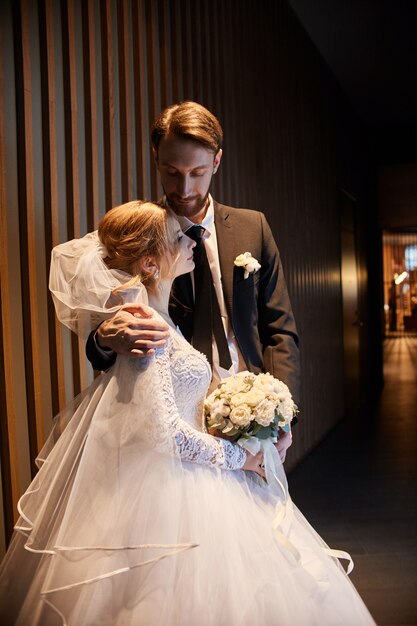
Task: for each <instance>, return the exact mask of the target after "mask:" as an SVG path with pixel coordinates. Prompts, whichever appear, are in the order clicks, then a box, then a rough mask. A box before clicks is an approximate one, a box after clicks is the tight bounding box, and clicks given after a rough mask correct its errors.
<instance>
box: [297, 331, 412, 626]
mask: <svg viewBox="0 0 417 626" xmlns="http://www.w3.org/2000/svg"><path fill="white" fill-rule="evenodd" d="M384 361H385V362H384V378H385V385H384V390H383V393H382V396H381V399H380V402H379V405H378V407H377V409H376V411H375V414H374V415H373V416H372V419H369V420H368V421H367V422H366V423H365V418H364V425H363V426H362V427H361V426H360V425H359V426H358V427H357V428H353V427H352V425H351V424H348V423H346V422H344V423H343V424H341V425H340V426H339V427H337V428H336V429H335V430H334V431H333V432H332V433H331V434H330V435H329V436H328V437H327V438H326V439H325V441H323V443H322V444H321V445H319V446H318V447H317V448H316V449H315V450H314V452H313V453H312V454H311V455H310V456H309V457H308V459H306V461H305V462H303V463H302V464H301V465H300V466H299V467H298V468H297V469H295V470H294V471H293V472H292V473H291V474H290V477H289V481H290V490H291V493H292V497H293V499H294V501H295V503H296V504H297V505H298V506H299V507H300V509H301V510H302V511H303V513H304V514H305V515H306V517H307V519H309V520H310V521H311V523H312V524H313V526H315V528H316V529H317V530H318V532H320V534H321V535H322V536H323V538H324V539H325V540H326V541H327V542H328V543H329V544H330V546H331V547H334V548H341V549H346V550H348V551H350V553H351V555H352V557H353V559H354V562H355V569H354V571H353V573H352V575H351V578H352V581H353V582H354V584H355V585H356V587H357V589H358V591H359V592H360V594H361V596H362V597H363V599H364V601H365V602H366V604H367V606H368V608H369V609H370V611H371V613H372V615H373V616H374V618H375V620H376V622H377V623H378V624H379V625H381V626H382V625H383V626H388V625H389V626H400V625H401V626H405V625H411V624H417V593H416V590H417V489H416V484H417V420H416V418H417V409H416V388H417V338H414V337H403V338H398V339H389V340H386V341H385V345H384ZM368 417H369V416H368Z"/></svg>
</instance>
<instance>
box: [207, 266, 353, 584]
mask: <svg viewBox="0 0 417 626" xmlns="http://www.w3.org/2000/svg"><path fill="white" fill-rule="evenodd" d="M247 254H248V255H249V253H247ZM242 266H243V267H244V264H243V261H242ZM246 269H248V268H245V270H246ZM252 271H256V268H255V267H254V268H252ZM204 410H205V418H206V423H207V427H208V429H209V431H210V430H212V431H213V430H214V431H216V432H218V433H221V434H222V435H226V436H227V437H228V438H229V439H232V440H233V441H235V442H237V443H238V444H239V445H240V446H241V447H242V448H244V449H245V450H247V451H248V452H249V453H250V454H252V455H256V454H258V452H260V451H261V450H262V453H263V465H264V468H265V478H266V481H267V483H268V487H269V489H270V491H271V493H272V494H273V495H274V496H275V497H276V500H277V504H276V506H275V516H274V519H273V522H272V525H273V529H274V535H275V537H276V539H277V540H278V541H279V543H280V544H281V545H282V546H283V547H284V548H286V550H287V551H288V552H289V553H290V554H291V555H292V556H293V558H294V559H295V561H296V563H299V564H301V555H300V553H299V550H298V549H297V548H296V546H295V545H294V544H293V543H292V542H291V540H290V533H291V527H292V521H293V518H294V509H293V504H292V500H291V497H290V495H289V492H288V483H287V478H286V475H285V471H284V468H283V465H282V461H281V459H280V456H279V454H278V451H277V449H276V447H275V443H276V442H277V441H278V437H279V431H280V430H284V431H288V430H289V428H290V423H291V420H292V419H293V417H294V415H295V414H296V413H297V411H298V409H297V406H296V405H295V403H294V401H293V399H292V396H291V393H290V391H289V389H288V387H287V385H285V383H283V382H282V381H280V380H278V379H276V378H274V377H273V376H272V375H271V374H268V373H266V374H264V373H261V374H253V373H251V372H247V371H244V372H239V373H238V374H236V375H234V376H230V377H228V378H225V379H224V380H223V381H221V383H220V384H219V385H218V387H217V388H216V389H215V390H214V391H213V392H212V393H211V394H210V395H209V396H208V397H207V398H206V401H205V405H204ZM323 550H324V551H325V552H326V554H328V555H330V556H332V557H336V558H344V559H348V561H349V565H348V570H347V571H348V574H349V573H350V572H351V571H352V569H353V561H352V559H351V557H350V555H349V554H348V553H347V552H344V551H341V550H331V549H330V548H323Z"/></svg>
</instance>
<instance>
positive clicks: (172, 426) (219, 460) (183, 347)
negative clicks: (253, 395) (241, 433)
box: [154, 330, 246, 470]
mask: <svg viewBox="0 0 417 626" xmlns="http://www.w3.org/2000/svg"><path fill="white" fill-rule="evenodd" d="M154 361H155V362H154V366H155V368H156V369H157V371H158V374H159V379H160V384H161V390H162V400H163V404H164V409H165V410H164V412H165V417H166V425H167V426H168V434H169V437H170V439H171V441H172V440H173V441H175V451H176V454H178V455H179V457H180V458H181V459H182V460H184V461H191V462H194V463H199V464H203V465H210V466H217V467H220V468H222V469H232V470H233V469H240V468H241V467H242V466H243V464H244V462H245V460H246V452H245V451H244V450H243V449H242V448H241V447H240V446H238V445H237V444H234V443H231V442H229V441H225V440H224V439H219V438H216V437H213V436H212V435H209V434H208V433H207V432H206V429H205V426H204V414H203V405H204V398H205V396H206V393H207V389H208V386H209V384H210V380H211V370H210V366H209V364H208V362H207V359H206V357H205V356H204V355H202V354H201V353H199V352H197V351H196V350H195V349H194V348H193V347H192V346H191V345H190V344H189V343H188V342H187V341H186V340H185V339H184V338H183V337H182V336H181V335H180V334H179V333H178V332H177V331H174V330H172V331H171V339H170V341H169V343H168V345H167V347H166V348H165V349H164V350H160V351H158V352H157V354H156V356H155V359H154Z"/></svg>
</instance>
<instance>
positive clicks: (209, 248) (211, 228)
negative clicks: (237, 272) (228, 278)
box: [175, 195, 246, 390]
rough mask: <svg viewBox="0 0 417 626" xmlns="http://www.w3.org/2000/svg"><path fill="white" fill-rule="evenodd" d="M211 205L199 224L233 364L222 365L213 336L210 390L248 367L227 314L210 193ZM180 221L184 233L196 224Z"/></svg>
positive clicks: (192, 275)
mask: <svg viewBox="0 0 417 626" xmlns="http://www.w3.org/2000/svg"><path fill="white" fill-rule="evenodd" d="M209 201H210V202H209V206H208V209H207V213H206V215H205V217H204V219H203V221H202V222H201V224H199V225H200V226H202V227H203V228H204V229H205V232H204V234H203V239H204V246H205V248H206V253H207V259H208V262H209V265H210V270H211V274H212V277H213V285H214V289H215V292H216V296H217V300H218V302H219V308H220V315H221V318H222V322H223V326H224V330H225V333H226V338H227V344H228V346H229V351H230V357H231V359H232V365H231V367H230V369H229V370H225V369H224V368H223V367H221V366H220V363H219V353H218V350H217V345H216V342H215V340H214V337H213V381H212V384H211V387H210V390H211V389H213V388H214V387H216V385H217V383H218V382H219V381H220V380H222V379H223V378H225V377H227V376H230V375H231V374H236V373H237V372H240V371H242V370H245V369H246V364H245V361H244V359H243V356H242V354H241V352H240V350H239V346H238V343H237V340H236V337H235V335H234V333H233V328H232V325H231V323H230V321H229V317H228V315H227V309H226V303H225V300H224V294H223V286H222V276H221V271H220V260H219V250H218V247H217V235H216V226H215V223H214V203H213V198H212V197H211V196H210V195H209ZM175 217H176V218H177V220H178V221H179V223H180V226H181V228H182V231H183V232H184V233H186V232H187V230H188V229H189V228H191V227H192V226H195V223H194V222H192V221H191V220H189V219H188V217H185V216H182V215H176V216H175ZM191 280H192V283H193V286H194V272H191Z"/></svg>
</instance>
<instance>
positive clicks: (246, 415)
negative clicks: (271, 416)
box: [229, 404, 252, 427]
mask: <svg viewBox="0 0 417 626" xmlns="http://www.w3.org/2000/svg"><path fill="white" fill-rule="evenodd" d="M229 419H230V421H231V422H232V423H233V424H235V425H236V426H243V427H244V426H249V424H250V423H251V421H252V414H251V410H250V408H249V407H248V405H247V404H241V405H240V406H236V407H234V408H233V409H232V410H231V411H230V415H229Z"/></svg>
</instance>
